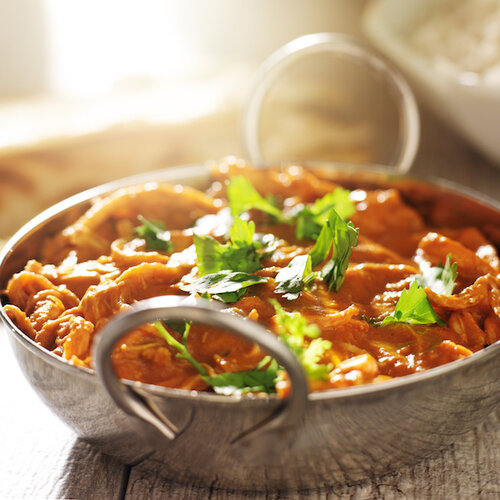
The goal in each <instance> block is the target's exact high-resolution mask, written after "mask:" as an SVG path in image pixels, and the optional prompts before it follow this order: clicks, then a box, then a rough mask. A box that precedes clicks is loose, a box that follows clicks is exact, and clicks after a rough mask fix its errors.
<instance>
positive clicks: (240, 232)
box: [193, 217, 262, 276]
mask: <svg viewBox="0 0 500 500" xmlns="http://www.w3.org/2000/svg"><path fill="white" fill-rule="evenodd" d="M254 232H255V224H254V223H253V222H246V221H244V220H242V219H240V218H239V217H237V218H235V219H234V222H233V225H232V227H231V229H230V235H231V242H230V243H228V244H224V245H223V244H222V243H219V242H218V241H217V240H215V239H214V238H212V237H211V236H200V235H198V234H194V235H193V243H194V246H195V249H196V263H197V265H198V272H199V274H200V276H204V275H206V274H212V273H217V272H219V271H223V270H230V271H242V272H249V273H253V272H255V271H258V270H259V269H260V268H261V267H262V266H261V265H260V255H259V254H258V252H257V249H258V247H259V246H260V245H259V244H255V243H254V242H253V235H254Z"/></svg>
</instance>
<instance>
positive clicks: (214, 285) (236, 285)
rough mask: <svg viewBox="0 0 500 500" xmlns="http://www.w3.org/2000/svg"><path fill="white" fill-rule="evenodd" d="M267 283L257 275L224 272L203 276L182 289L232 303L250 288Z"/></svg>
mask: <svg viewBox="0 0 500 500" xmlns="http://www.w3.org/2000/svg"><path fill="white" fill-rule="evenodd" d="M266 281H267V279H266V278H264V277H262V276H256V275H255V274H248V273H244V272H238V271H236V272H234V271H229V270H223V271H219V272H217V273H211V274H207V275H205V276H202V277H201V278H198V279H197V280H195V281H194V282H193V283H191V284H189V285H182V286H181V289H182V290H184V291H185V292H190V293H199V294H204V293H208V294H210V295H211V296H212V297H213V298H214V299H218V300H221V301H222V302H226V303H232V302H236V301H237V300H239V299H240V298H241V296H242V295H243V294H244V293H245V291H246V289H247V288H248V287H249V286H252V285H257V284H259V283H265V282H266Z"/></svg>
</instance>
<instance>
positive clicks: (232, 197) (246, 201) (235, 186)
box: [227, 176, 284, 221]
mask: <svg viewBox="0 0 500 500" xmlns="http://www.w3.org/2000/svg"><path fill="white" fill-rule="evenodd" d="M227 197H228V199H229V206H230V207H231V214H232V215H233V216H237V215H240V214H242V213H243V212H247V211H248V210H251V209H257V210H260V211H261V212H265V213H266V214H268V215H271V216H273V217H276V219H277V220H279V221H283V220H284V217H283V214H282V213H281V210H280V209H279V208H277V207H275V206H274V205H273V204H272V203H271V202H269V201H268V200H266V199H265V198H263V197H262V196H261V195H260V194H259V193H258V191H257V190H256V189H255V188H254V187H253V186H252V183H251V182H250V181H249V180H248V179H247V178H246V177H243V176H237V177H232V178H231V180H230V181H229V184H228V185H227Z"/></svg>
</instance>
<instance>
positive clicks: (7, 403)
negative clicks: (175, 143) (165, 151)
mask: <svg viewBox="0 0 500 500" xmlns="http://www.w3.org/2000/svg"><path fill="white" fill-rule="evenodd" d="M228 144H231V141H228V140H227V139H225V140H224V141H222V143H221V147H222V145H223V146H224V147H227V145H228ZM232 144H233V146H234V145H235V144H237V139H235V142H233V143H232ZM224 153H237V154H238V153H239V150H238V146H236V147H235V150H232V151H231V150H229V151H228V150H225V151H223V152H222V151H221V154H224ZM413 172H414V173H416V174H424V175H427V174H432V175H437V176H440V177H443V178H446V179H450V180H453V181H455V182H457V183H459V184H463V185H466V186H469V187H472V188H474V189H476V190H478V191H480V192H483V193H485V194H487V195H489V196H490V197H492V198H495V199H497V200H500V169H499V168H498V167H495V166H494V165H493V164H492V163H490V162H488V161H487V160H485V159H484V158H482V157H481V156H480V155H478V154H477V153H476V152H475V151H473V150H472V149H471V148H470V147H468V146H467V145H466V144H465V143H464V142H463V141H462V140H461V139H460V138H459V137H458V136H457V135H456V134H454V133H453V132H452V131H451V130H449V129H448V127H447V126H445V125H444V124H443V123H441V122H440V121H439V120H437V119H436V118H435V117H434V116H433V115H431V114H430V113H428V112H426V113H424V115H423V120H422V141H421V146H420V150H419V154H418V157H417V160H416V162H415V166H414V169H413ZM0 380H2V401H1V404H0V429H1V431H0V450H1V451H0V499H32V498H40V499H48V498H77V499H94V498H95V499H122V498H125V499H142V498H148V499H156V498H158V499H159V498H163V499H165V498H166V499H193V498H211V499H229V498H242V499H260V498H266V499H285V498H286V499H296V498H315V499H320V498H321V499H332V498H356V499H376V498H387V499H402V498H417V499H420V498H438V499H441V498H446V499H449V498H464V499H469V498H500V472H499V471H500V414H499V413H498V412H497V413H493V414H492V415H491V416H490V417H489V418H488V419H487V421H485V422H483V423H482V424H480V425H479V426H478V427H477V428H476V429H475V430H474V431H473V432H470V433H468V434H465V435H463V436H461V437H460V438H459V439H458V440H457V442H456V443H455V444H454V445H453V446H452V447H451V448H449V449H447V450H444V451H442V452H441V453H439V454H438V455H437V456H434V457H432V458H430V459H426V460H423V461H421V462H419V463H417V464H415V465H413V466H410V467H405V468H403V469H401V470H397V471H395V472H393V473H392V474H389V475H387V476H384V477H373V478H370V479H367V480H366V481H365V482H362V483H359V484H344V485H337V486H334V487H331V488H329V489H327V490H321V491H319V490H318V491H303V492H295V493H294V492H268V493H266V494H262V493H261V494H258V493H242V492H235V491H225V490H212V489H202V488H198V487H197V488H193V487H190V486H189V485H180V484H175V483H171V482H165V481H162V480H160V479H158V478H156V477H153V476H150V475H144V474H142V473H140V472H138V471H137V470H136V469H134V468H133V467H127V466H124V465H122V464H120V463H118V462H117V461H116V460H114V459H113V458H110V457H108V456H105V455H103V454H101V453H100V452H98V451H97V450H96V449H94V448H93V447H92V446H90V445H88V444H87V443H85V442H84V441H82V440H80V439H78V438H77V437H76V436H75V434H74V433H73V431H72V430H70V429H69V428H68V427H66V426H65V424H63V423H62V422H60V421H59V420H58V418H57V417H56V416H54V415H53V414H52V413H51V412H50V410H49V409H47V408H46V407H45V406H44V405H43V404H42V402H41V401H40V400H39V399H38V398H37V396H36V395H35V393H34V392H33V391H32V389H31V388H30V386H29V384H28V383H27V382H26V381H25V379H24V378H23V375H22V373H21V372H20V370H19V368H18V367H17V365H16V363H15V360H14V359H13V358H12V354H11V349H10V346H9V345H8V341H7V334H6V332H5V331H2V330H1V328H0Z"/></svg>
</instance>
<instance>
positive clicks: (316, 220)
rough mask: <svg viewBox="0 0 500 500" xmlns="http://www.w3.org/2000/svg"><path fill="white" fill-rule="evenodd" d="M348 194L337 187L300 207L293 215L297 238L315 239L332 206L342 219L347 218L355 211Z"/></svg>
mask: <svg viewBox="0 0 500 500" xmlns="http://www.w3.org/2000/svg"><path fill="white" fill-rule="evenodd" d="M349 195H350V191H348V190H347V189H343V188H341V187H338V188H337V189H335V191H333V192H331V193H328V194H326V195H325V196H323V197H322V198H320V199H319V200H316V201H315V202H314V204H312V205H308V206H305V207H304V208H302V210H300V211H299V212H298V213H297V215H296V216H295V218H296V220H297V226H296V229H295V234H296V236H297V238H300V239H302V238H309V239H313V240H315V239H316V238H317V237H318V236H319V234H320V232H321V228H322V227H323V226H324V225H325V224H326V221H327V218H328V216H329V213H330V210H331V209H332V208H333V209H335V211H336V212H337V214H338V215H339V216H340V217H342V219H348V218H349V217H350V216H351V215H352V214H353V213H354V212H355V211H356V209H355V206H354V203H353V202H352V201H351V199H350V198H349Z"/></svg>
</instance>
